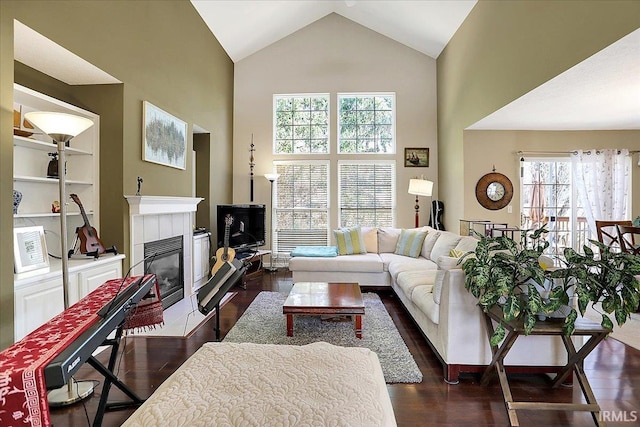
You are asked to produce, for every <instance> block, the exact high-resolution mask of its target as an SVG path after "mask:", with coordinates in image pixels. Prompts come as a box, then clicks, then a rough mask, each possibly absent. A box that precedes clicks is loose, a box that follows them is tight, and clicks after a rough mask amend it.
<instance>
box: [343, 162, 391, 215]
mask: <svg viewBox="0 0 640 427" xmlns="http://www.w3.org/2000/svg"><path fill="white" fill-rule="evenodd" d="M395 176H396V173H395V163H394V162H393V161H370V162H365V161H340V162H338V181H339V182H338V191H339V194H338V200H339V204H340V206H339V216H340V218H339V222H340V226H341V227H349V226H353V225H362V226H369V227H381V226H393V225H394V222H395V221H394V219H395V197H394V194H395Z"/></svg>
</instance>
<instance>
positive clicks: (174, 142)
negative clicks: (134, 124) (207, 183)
mask: <svg viewBox="0 0 640 427" xmlns="http://www.w3.org/2000/svg"><path fill="white" fill-rule="evenodd" d="M143 116H144V123H143V126H142V158H143V160H145V161H147V162H151V163H158V164H160V165H164V166H170V167H172V168H177V169H185V168H186V158H187V123H186V122H183V121H182V120H180V119H178V118H177V117H174V116H172V115H171V114H169V113H167V112H166V111H164V110H161V109H160V108H158V107H156V106H155V105H153V104H151V103H150V102H147V101H144V102H143Z"/></svg>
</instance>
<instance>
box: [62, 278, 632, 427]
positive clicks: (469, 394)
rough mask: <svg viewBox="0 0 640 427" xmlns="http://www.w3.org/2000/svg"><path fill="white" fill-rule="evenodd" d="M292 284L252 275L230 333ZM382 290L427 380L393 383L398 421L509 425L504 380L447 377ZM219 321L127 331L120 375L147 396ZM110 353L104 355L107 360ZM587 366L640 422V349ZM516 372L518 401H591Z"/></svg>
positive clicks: (73, 412)
mask: <svg viewBox="0 0 640 427" xmlns="http://www.w3.org/2000/svg"><path fill="white" fill-rule="evenodd" d="M291 283H292V282H291V276H290V273H288V272H287V271H286V270H284V269H280V271H279V272H277V273H271V274H269V273H265V274H264V276H263V277H262V279H259V278H258V279H255V280H252V281H250V282H248V284H247V289H246V290H243V289H242V288H240V287H236V288H234V289H233V290H234V291H237V292H238V294H237V295H236V296H235V297H234V298H233V299H232V300H231V301H230V302H229V303H227V304H226V305H225V306H224V307H223V308H222V309H221V310H220V311H221V317H220V325H221V334H222V336H223V337H224V335H225V334H226V333H227V332H228V331H229V330H230V329H231V327H232V326H233V325H234V324H235V322H236V320H237V319H238V318H239V317H240V316H241V315H242V313H243V312H244V310H245V309H246V308H247V307H248V306H249V304H250V303H251V302H252V301H253V299H254V298H255V296H256V295H257V294H258V293H259V292H261V291H263V290H268V291H283V292H285V291H288V290H289V289H290V288H291ZM379 293H380V296H381V298H382V300H383V301H384V304H385V306H386V308H387V310H388V311H389V314H390V315H391V317H392V318H393V320H394V322H395V324H396V326H397V327H398V330H399V331H400V333H401V334H402V337H403V338H404V340H405V342H406V343H407V346H408V347H409V350H410V351H411V354H413V357H414V358H415V360H416V362H417V364H418V366H419V367H420V369H421V371H422V374H423V376H424V379H423V381H422V383H419V384H390V385H388V390H389V394H390V396H391V402H392V404H393V408H394V412H395V416H396V420H397V423H398V426H506V425H508V418H507V414H506V410H505V407H504V403H503V400H502V392H501V390H500V386H499V384H498V382H497V379H496V380H494V381H493V382H492V383H491V384H490V385H489V386H487V387H483V386H481V385H480V384H479V378H478V377H477V376H474V375H469V376H462V377H461V381H460V384H458V385H449V384H447V383H445V382H444V381H443V375H442V373H443V370H442V366H441V365H440V363H439V362H438V360H437V358H436V357H435V356H434V354H433V352H432V351H431V349H430V348H429V345H428V344H427V342H426V340H425V339H424V338H423V336H422V335H421V334H420V331H419V330H418V328H417V327H416V326H415V325H414V323H413V321H412V320H411V318H410V317H409V316H408V315H407V313H406V312H405V311H404V309H403V308H402V305H401V303H400V302H399V301H398V299H397V298H395V297H394V296H393V294H392V293H391V292H379ZM214 322H215V319H214V318H212V319H211V320H209V322H208V323H206V324H204V325H203V326H202V327H201V328H200V329H198V330H197V332H195V333H194V334H193V335H191V337H189V338H188V339H183V338H163V337H148V338H145V337H140V336H136V337H129V338H127V339H126V340H124V343H125V346H124V351H123V355H122V357H121V358H120V359H119V361H118V364H117V374H118V377H119V378H120V379H121V380H122V381H124V382H125V383H126V384H127V385H128V386H129V387H131V388H132V389H133V390H134V391H135V392H136V393H138V394H139V395H140V396H141V397H142V398H146V397H148V396H149V395H150V394H151V393H153V391H154V390H155V389H156V388H157V387H158V386H159V385H160V384H161V383H162V382H163V381H164V380H165V379H166V378H167V377H168V376H169V375H171V373H173V372H174V371H175V370H176V368H177V367H178V366H180V364H182V363H183V362H184V361H185V360H186V359H187V358H188V357H189V356H191V355H192V354H193V353H194V352H195V351H196V350H197V349H198V348H199V347H200V346H201V345H202V344H203V343H204V342H207V341H213V340H215V332H214ZM283 333H284V331H283ZM365 333H366V331H365ZM106 353H107V352H103V353H101V354H100V355H99V357H98V358H99V359H100V360H101V361H103V362H105V363H106V358H107V354H106ZM584 369H585V371H586V375H587V377H588V379H589V381H590V384H591V386H592V388H593V390H594V393H595V395H596V398H597V400H598V403H599V404H600V406H601V408H602V409H603V412H602V416H603V418H604V419H605V421H607V425H608V426H623V427H631V426H636V425H640V351H639V350H636V349H634V348H632V347H628V346H626V345H624V344H622V343H620V342H619V341H616V340H614V339H607V340H605V341H604V342H602V343H601V344H600V345H599V346H598V347H597V348H596V349H595V350H594V351H593V352H592V353H591V354H590V355H589V356H588V357H587V359H586V361H585V363H584ZM76 378H77V379H95V380H98V381H101V380H102V378H101V377H100V375H99V374H98V373H97V372H95V371H94V370H93V369H92V368H91V367H89V366H88V365H85V366H84V367H83V368H82V369H81V370H80V371H79V373H78V374H77V375H76ZM509 378H510V384H511V390H512V393H513V396H514V399H515V400H518V401H520V400H524V401H552V402H585V400H584V398H583V397H582V393H581V390H580V387H579V384H578V382H577V381H574V387H561V388H559V389H551V388H550V387H548V384H549V382H548V379H547V377H546V376H543V375H517V376H516V375H510V377H509ZM100 391H101V387H98V388H97V389H96V391H95V393H94V394H93V396H92V397H91V398H89V399H87V400H85V401H84V402H83V403H77V404H75V405H72V406H70V407H67V408H59V409H53V410H52V422H53V424H54V426H86V425H91V423H92V422H93V418H94V415H95V412H96V407H97V404H98V400H99V396H100ZM109 397H110V400H112V401H113V400H124V398H125V396H124V394H122V393H121V392H120V391H119V390H118V389H117V388H114V387H112V391H111V393H110V395H109ZM133 411H134V409H126V410H119V411H108V412H107V413H106V415H105V418H104V422H103V424H102V425H103V426H119V425H120V424H121V423H122V422H123V421H124V420H125V419H126V418H127V417H128V416H129V415H130V414H131V413H132V412H133ZM518 416H519V419H520V423H521V425H522V426H536V427H537V426H593V425H595V424H594V421H593V419H592V418H591V415H590V413H585V412H565V411H519V412H518Z"/></svg>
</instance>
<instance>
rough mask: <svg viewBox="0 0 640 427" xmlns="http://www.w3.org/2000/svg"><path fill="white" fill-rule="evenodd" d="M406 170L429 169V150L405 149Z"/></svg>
mask: <svg viewBox="0 0 640 427" xmlns="http://www.w3.org/2000/svg"><path fill="white" fill-rule="evenodd" d="M404 167H405V168H428V167H429V149H428V148H405V149H404Z"/></svg>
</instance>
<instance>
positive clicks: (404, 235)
mask: <svg viewBox="0 0 640 427" xmlns="http://www.w3.org/2000/svg"><path fill="white" fill-rule="evenodd" d="M425 237H427V231H426V230H416V229H413V230H402V231H401V232H400V237H399V238H398V243H397V244H396V250H395V252H394V253H395V254H397V255H404V256H408V257H411V258H417V257H418V256H419V255H420V252H421V251H422V243H423V242H424V238H425Z"/></svg>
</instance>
